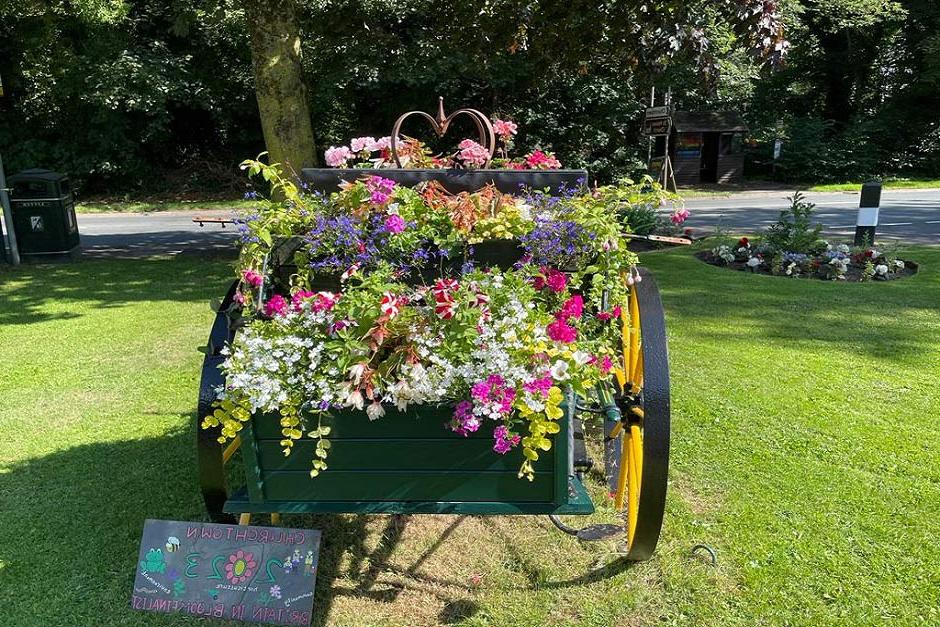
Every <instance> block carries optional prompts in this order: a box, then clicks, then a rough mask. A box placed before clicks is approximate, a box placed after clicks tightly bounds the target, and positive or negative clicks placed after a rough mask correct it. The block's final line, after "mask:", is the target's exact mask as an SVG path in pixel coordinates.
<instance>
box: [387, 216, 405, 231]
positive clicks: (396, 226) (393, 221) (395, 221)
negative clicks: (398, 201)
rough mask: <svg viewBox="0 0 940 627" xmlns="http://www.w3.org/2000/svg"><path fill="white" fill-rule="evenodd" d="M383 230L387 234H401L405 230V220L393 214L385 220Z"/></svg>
mask: <svg viewBox="0 0 940 627" xmlns="http://www.w3.org/2000/svg"><path fill="white" fill-rule="evenodd" d="M385 229H386V230H387V231H388V232H389V233H401V232H402V231H404V230H405V220H404V219H403V218H402V217H401V216H400V215H397V214H394V213H393V214H391V215H389V216H388V217H386V218H385Z"/></svg>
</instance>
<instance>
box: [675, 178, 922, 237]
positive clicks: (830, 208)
mask: <svg viewBox="0 0 940 627" xmlns="http://www.w3.org/2000/svg"><path fill="white" fill-rule="evenodd" d="M789 195H790V194H789V193H787V192H779V193H776V192H775V193H769V192H768V193H763V192H762V193H744V194H736V195H733V196H730V197H728V198H700V199H691V200H689V201H687V202H686V206H687V207H688V208H689V211H691V212H692V217H690V218H689V220H688V222H687V226H690V227H693V228H696V229H704V230H706V231H709V230H712V229H714V228H715V226H716V225H719V224H720V225H721V228H722V229H731V230H734V231H738V232H757V231H760V230H761V229H764V228H766V227H767V225H769V224H771V223H772V222H775V221H776V220H777V217H778V214H779V213H780V210H781V209H783V208H785V207H786V206H787V205H788V204H789V203H788V202H787V200H786V197H787V196H789ZM858 197H859V194H858V193H857V192H852V193H849V192H826V193H809V194H806V198H807V200H809V201H810V202H813V203H816V213H815V216H816V220H817V221H818V222H820V223H822V224H824V225H825V226H826V228H825V229H824V231H823V232H824V233H825V234H826V235H828V236H830V237H839V238H845V239H851V238H852V236H853V235H854V234H855V218H856V214H857V213H858ZM876 233H877V234H876V238H875V241H878V240H887V239H893V240H902V241H907V242H918V243H923V244H940V190H923V189H912V190H886V191H885V192H883V193H882V196H881V210H880V212H879V226H878V230H877V232H876Z"/></svg>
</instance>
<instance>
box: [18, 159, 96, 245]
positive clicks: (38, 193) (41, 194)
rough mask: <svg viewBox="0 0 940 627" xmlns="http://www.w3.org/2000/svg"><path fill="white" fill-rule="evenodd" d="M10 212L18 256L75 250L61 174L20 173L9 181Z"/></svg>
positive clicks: (74, 227)
mask: <svg viewBox="0 0 940 627" xmlns="http://www.w3.org/2000/svg"><path fill="white" fill-rule="evenodd" d="M9 185H10V190H11V191H10V209H11V210H12V213H13V230H14V231H16V243H17V245H18V246H19V249H20V254H21V255H48V254H57V253H68V252H71V251H73V250H74V249H75V248H77V247H78V244H79V239H78V221H77V220H76V219H75V200H74V198H73V197H72V186H71V185H70V184H69V179H68V177H67V176H66V175H64V174H59V173H58V172H52V171H50V170H39V169H34V170H23V171H22V172H20V173H19V174H16V175H14V176H11V177H10V182H9Z"/></svg>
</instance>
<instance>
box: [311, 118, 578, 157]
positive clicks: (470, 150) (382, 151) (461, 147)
mask: <svg viewBox="0 0 940 627" xmlns="http://www.w3.org/2000/svg"><path fill="white" fill-rule="evenodd" d="M492 126H493V132H494V133H495V135H496V139H497V142H498V150H499V156H498V157H497V158H496V159H494V160H493V165H494V166H496V167H505V168H508V169H514V170H551V169H558V168H561V162H560V161H559V160H558V158H557V157H556V156H555V155H554V153H551V152H546V151H543V150H541V149H536V150H533V151H531V152H529V153H527V154H526V155H525V156H524V157H519V158H511V157H510V156H509V150H510V148H512V146H513V141H514V138H515V136H516V135H517V134H518V131H519V127H518V125H517V124H516V123H515V122H513V121H512V120H508V119H499V118H493V120H492ZM395 144H396V150H397V152H398V158H399V161H401V165H402V167H405V168H454V167H462V168H482V167H484V166H485V165H486V164H487V163H488V162H489V161H490V151H489V150H488V149H487V148H486V147H484V146H482V145H481V144H480V143H479V142H478V141H476V140H474V139H469V138H467V139H463V140H461V141H460V142H458V144H457V151H456V152H454V153H453V154H450V155H439V154H437V155H436V154H433V153H432V152H431V150H430V149H429V148H428V146H427V145H426V144H424V143H423V142H421V141H420V140H418V139H415V138H414V137H400V138H397V139H396V142H395ZM391 146H392V140H391V137H382V138H380V139H375V138H373V137H355V138H353V139H351V140H349V144H348V145H345V146H330V147H329V148H327V149H326V151H325V152H324V155H323V157H324V161H325V162H326V165H327V166H329V167H331V168H346V167H372V168H395V167H398V166H397V164H396V163H395V160H394V158H393V156H392V151H391Z"/></svg>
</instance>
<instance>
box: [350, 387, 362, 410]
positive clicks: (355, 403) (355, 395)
mask: <svg viewBox="0 0 940 627" xmlns="http://www.w3.org/2000/svg"><path fill="white" fill-rule="evenodd" d="M364 403H365V399H363V398H362V392H360V391H359V390H358V389H355V390H353V391H351V392H350V393H349V395H348V396H347V397H346V406H347V407H355V408H356V409H362V406H363V405H364Z"/></svg>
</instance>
